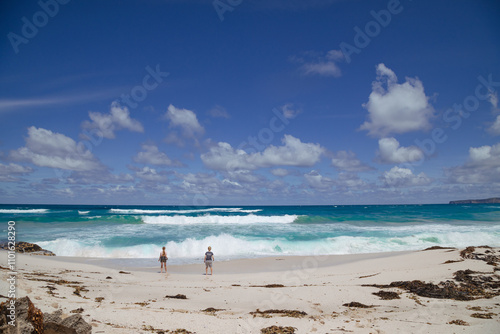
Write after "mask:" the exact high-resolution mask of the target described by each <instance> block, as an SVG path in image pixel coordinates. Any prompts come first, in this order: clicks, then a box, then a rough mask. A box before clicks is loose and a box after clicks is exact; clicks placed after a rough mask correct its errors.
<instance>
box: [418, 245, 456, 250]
mask: <svg viewBox="0 0 500 334" xmlns="http://www.w3.org/2000/svg"><path fill="white" fill-rule="evenodd" d="M437 249H456V248H453V247H441V246H432V247H428V248H426V249H424V250H423V251H429V250H437Z"/></svg>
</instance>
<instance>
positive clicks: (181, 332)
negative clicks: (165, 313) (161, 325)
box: [142, 325, 195, 334]
mask: <svg viewBox="0 0 500 334" xmlns="http://www.w3.org/2000/svg"><path fill="white" fill-rule="evenodd" d="M142 330H144V331H150V332H155V333H156V334H195V333H193V332H190V331H188V330H187V329H184V328H178V329H174V330H168V329H166V330H162V329H156V328H154V327H153V326H151V325H142Z"/></svg>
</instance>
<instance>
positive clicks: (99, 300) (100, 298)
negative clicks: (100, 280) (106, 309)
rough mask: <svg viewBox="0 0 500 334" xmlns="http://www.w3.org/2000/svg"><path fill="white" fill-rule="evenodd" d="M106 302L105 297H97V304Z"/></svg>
mask: <svg viewBox="0 0 500 334" xmlns="http://www.w3.org/2000/svg"><path fill="white" fill-rule="evenodd" d="M103 300H104V297H95V301H96V303H100V302H102V301H103Z"/></svg>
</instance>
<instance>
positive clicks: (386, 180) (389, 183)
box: [380, 166, 431, 188]
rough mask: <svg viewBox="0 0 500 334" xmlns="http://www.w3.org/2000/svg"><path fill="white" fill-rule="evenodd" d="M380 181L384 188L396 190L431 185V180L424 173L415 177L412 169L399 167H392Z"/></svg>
mask: <svg viewBox="0 0 500 334" xmlns="http://www.w3.org/2000/svg"><path fill="white" fill-rule="evenodd" d="M380 179H381V181H382V183H383V184H384V186H386V187H396V188H398V187H413V186H424V185H428V184H430V183H431V179H430V178H428V177H427V175H425V174H424V173H420V174H418V175H415V174H413V172H412V171H411V169H408V168H401V167H398V166H395V167H392V168H391V170H389V171H386V172H384V173H383V174H382V176H381V177H380Z"/></svg>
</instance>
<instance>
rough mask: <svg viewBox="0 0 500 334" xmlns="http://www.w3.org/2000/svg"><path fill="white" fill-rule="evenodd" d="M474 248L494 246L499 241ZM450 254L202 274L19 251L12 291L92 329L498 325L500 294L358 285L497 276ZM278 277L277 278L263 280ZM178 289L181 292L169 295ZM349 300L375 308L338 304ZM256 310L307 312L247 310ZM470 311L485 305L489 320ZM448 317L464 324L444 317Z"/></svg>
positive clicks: (250, 264)
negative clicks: (433, 293) (434, 294)
mask: <svg viewBox="0 0 500 334" xmlns="http://www.w3.org/2000/svg"><path fill="white" fill-rule="evenodd" d="M476 250H477V251H480V252H482V253H484V252H485V251H489V252H490V254H495V255H500V250H499V249H491V250H488V249H476ZM6 254H7V252H2V253H0V259H1V260H0V265H1V266H2V267H7V257H6ZM448 260H452V261H454V260H462V259H461V257H460V250H444V249H438V250H428V251H418V252H403V253H383V254H361V255H341V256H318V257H280V258H263V259H251V260H235V261H227V262H214V275H213V276H210V275H209V276H205V268H204V266H203V264H199V265H183V266H169V267H168V275H165V274H164V273H163V274H160V272H159V271H160V268H159V264H158V267H157V268H156V267H155V268H139V269H138V268H135V269H134V268H122V273H120V268H116V266H115V267H114V268H113V266H110V265H109V261H108V262H106V261H101V260H98V259H86V260H84V259H78V258H64V257H43V256H30V255H22V254H17V257H16V267H17V268H16V272H17V291H16V292H17V297H23V296H29V297H30V298H31V300H32V301H33V303H34V304H35V306H36V307H38V308H40V309H41V310H42V311H43V312H48V313H51V312H54V311H55V310H57V309H62V310H63V312H64V314H65V315H71V314H72V313H71V311H72V310H76V309H79V308H82V309H83V312H82V313H81V314H82V315H83V317H84V319H85V320H86V321H87V322H88V323H90V324H91V325H92V326H93V333H157V332H161V331H163V332H165V333H169V331H171V332H174V331H175V330H176V329H185V330H186V332H182V333H198V334H205V333H217V334H220V333H231V334H232V333H261V329H262V328H266V327H269V326H273V325H276V326H283V327H287V326H291V327H294V328H295V333H322V334H323V333H500V296H496V297H493V298H482V299H476V300H470V301H459V300H452V299H436V298H426V297H421V296H417V295H416V294H413V293H409V292H406V291H404V290H401V289H398V288H384V289H380V288H376V287H366V286H362V285H366V284H390V283H391V282H394V281H412V280H422V281H425V282H432V283H436V284H437V283H439V282H442V281H446V280H451V279H452V278H453V273H454V272H456V271H458V270H465V269H470V270H473V271H476V272H481V273H484V275H488V277H492V280H494V281H498V280H499V276H497V275H495V271H494V270H495V265H494V264H487V263H486V262H485V261H481V260H477V259H465V260H463V261H461V262H453V263H447V264H444V262H446V261H448ZM89 263H94V264H89ZM106 263H108V265H107V267H104V266H103V265H105V264H106ZM120 263H123V261H121V262H120ZM8 272H9V271H8V270H7V269H5V268H3V269H1V270H0V277H1V281H0V291H2V292H1V294H2V295H6V293H5V291H7V287H8V285H7V281H6V280H7V277H8ZM496 273H500V272H499V271H496ZM61 280H63V281H61ZM277 284H281V285H283V287H266V285H277ZM380 290H384V291H393V292H397V293H398V294H399V296H400V299H393V300H382V299H381V298H380V297H379V296H376V295H373V294H372V293H374V292H378V291H380ZM176 295H185V296H186V298H187V299H176V298H168V297H167V296H176ZM5 300H6V299H5V298H3V297H2V298H0V301H5ZM351 302H358V303H362V304H365V305H370V306H371V305H373V307H370V308H359V307H347V306H343V305H344V304H346V303H351ZM206 309H215V310H213V311H212V312H210V311H204V310H206ZM257 310H260V311H265V310H289V311H301V312H305V313H306V315H301V314H298V313H297V312H296V314H295V315H296V316H297V317H291V316H287V315H285V314H280V313H271V314H251V312H256V311H257ZM473 314H480V315H481V314H489V316H490V317H491V319H481V318H476V317H472V316H471V315H473ZM291 315H293V314H291ZM454 320H462V321H465V322H467V323H468V326H463V325H457V324H449V322H452V321H454Z"/></svg>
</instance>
